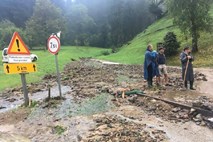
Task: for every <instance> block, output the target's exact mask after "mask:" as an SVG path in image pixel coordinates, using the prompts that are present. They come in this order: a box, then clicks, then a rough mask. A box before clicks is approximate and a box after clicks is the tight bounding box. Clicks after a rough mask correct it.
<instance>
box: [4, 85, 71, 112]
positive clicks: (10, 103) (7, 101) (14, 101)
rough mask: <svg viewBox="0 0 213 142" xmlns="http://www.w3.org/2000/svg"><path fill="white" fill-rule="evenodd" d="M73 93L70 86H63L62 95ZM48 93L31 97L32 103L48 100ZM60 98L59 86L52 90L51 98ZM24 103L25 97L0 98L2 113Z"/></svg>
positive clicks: (44, 92)
mask: <svg viewBox="0 0 213 142" xmlns="http://www.w3.org/2000/svg"><path fill="white" fill-rule="evenodd" d="M69 91H71V88H70V87H69V86H62V94H63V95H65V94H66V93H67V92H69ZM47 96H48V91H47V90H46V91H40V92H36V93H33V94H32V95H29V98H30V100H31V101H41V100H44V99H45V98H47ZM57 96H58V86H54V87H53V88H51V97H57ZM23 103H24V97H23V96H12V97H4V98H0V113H2V112H7V111H10V110H13V109H16V108H18V107H19V106H21V105H22V104H23Z"/></svg>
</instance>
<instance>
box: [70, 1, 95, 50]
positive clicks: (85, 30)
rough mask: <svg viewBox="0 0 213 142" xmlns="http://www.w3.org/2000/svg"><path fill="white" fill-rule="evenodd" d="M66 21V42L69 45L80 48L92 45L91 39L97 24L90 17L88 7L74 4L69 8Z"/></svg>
mask: <svg viewBox="0 0 213 142" xmlns="http://www.w3.org/2000/svg"><path fill="white" fill-rule="evenodd" d="M66 20H67V34H66V40H67V41H68V44H72V45H80V46H85V45H86V46H88V45H90V37H92V35H94V34H95V33H94V31H96V30H95V29H96V23H95V22H94V20H93V18H92V17H91V16H89V15H88V9H87V7H86V6H85V5H83V4H78V3H77V4H72V5H71V6H70V7H68V11H67V14H66Z"/></svg>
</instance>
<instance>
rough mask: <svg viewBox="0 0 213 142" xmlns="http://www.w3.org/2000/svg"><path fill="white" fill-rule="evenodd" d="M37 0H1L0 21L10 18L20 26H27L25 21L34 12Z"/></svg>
mask: <svg viewBox="0 0 213 142" xmlns="http://www.w3.org/2000/svg"><path fill="white" fill-rule="evenodd" d="M34 3H35V0H1V4H0V21H1V20H6V19H7V20H9V21H11V22H12V23H14V24H15V25H16V26H18V27H22V28H24V27H25V22H26V20H27V19H28V18H30V17H31V15H32V13H33V6H34Z"/></svg>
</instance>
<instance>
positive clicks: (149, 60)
mask: <svg viewBox="0 0 213 142" xmlns="http://www.w3.org/2000/svg"><path fill="white" fill-rule="evenodd" d="M157 55H158V54H157V52H156V51H153V46H152V45H151V44H149V45H148V46H147V49H146V52H145V60H144V79H145V80H146V81H147V83H148V87H152V86H153V77H155V76H159V70H158V64H157Z"/></svg>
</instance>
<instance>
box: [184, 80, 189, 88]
mask: <svg viewBox="0 0 213 142" xmlns="http://www.w3.org/2000/svg"><path fill="white" fill-rule="evenodd" d="M184 87H185V88H186V89H188V82H187V81H185V82H184Z"/></svg>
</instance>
